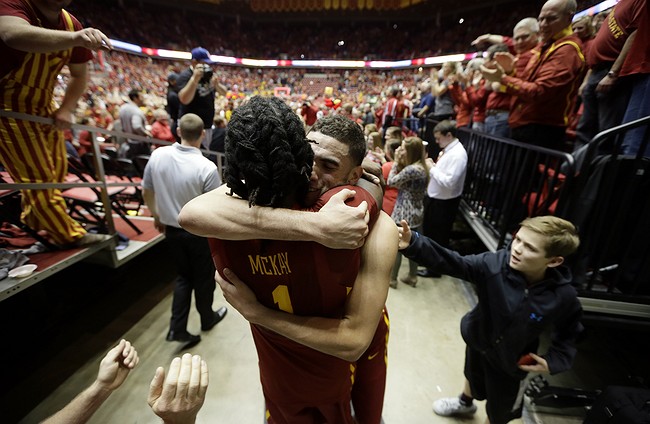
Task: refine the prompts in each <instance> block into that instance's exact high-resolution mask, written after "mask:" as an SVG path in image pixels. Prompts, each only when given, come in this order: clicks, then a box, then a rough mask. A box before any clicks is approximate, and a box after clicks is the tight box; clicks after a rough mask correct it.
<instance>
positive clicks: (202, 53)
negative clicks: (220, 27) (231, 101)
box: [176, 47, 226, 149]
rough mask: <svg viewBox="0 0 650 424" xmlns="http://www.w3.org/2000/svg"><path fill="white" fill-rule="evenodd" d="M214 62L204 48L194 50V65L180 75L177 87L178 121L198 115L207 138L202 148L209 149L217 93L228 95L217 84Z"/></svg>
mask: <svg viewBox="0 0 650 424" xmlns="http://www.w3.org/2000/svg"><path fill="white" fill-rule="evenodd" d="M212 64H214V62H213V61H212V60H211V59H210V52H208V51H207V50H206V49H204V48H203V47H196V48H194V49H192V64H191V65H190V67H189V68H187V69H185V70H184V71H183V72H181V73H180V74H179V75H178V78H177V79H176V87H177V88H178V90H179V91H178V99H179V100H180V102H181V105H180V110H179V113H178V119H180V118H181V117H182V116H183V115H186V114H188V113H194V114H196V115H198V116H199V117H200V118H201V120H202V121H203V128H204V129H205V137H204V138H203V141H202V142H201V146H202V147H203V148H205V149H208V148H209V146H210V141H211V140H212V120H213V119H214V98H215V93H216V92H217V91H218V92H219V94H226V89H225V87H224V86H223V85H221V84H219V83H218V82H217V77H216V76H215V75H214V72H213V70H212V66H211V65H212Z"/></svg>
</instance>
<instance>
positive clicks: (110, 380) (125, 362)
mask: <svg viewBox="0 0 650 424" xmlns="http://www.w3.org/2000/svg"><path fill="white" fill-rule="evenodd" d="M138 361H139V358H138V352H137V351H136V350H135V348H134V347H133V346H131V343H130V342H128V341H126V340H124V339H122V340H121V341H120V343H119V344H118V345H117V346H115V347H114V348H113V349H111V350H109V351H108V353H107V354H106V356H104V359H102V361H101V363H100V364H99V373H98V374H97V379H96V380H95V382H94V383H93V384H91V386H90V387H88V388H87V389H86V390H84V391H83V392H81V393H80V394H79V395H78V396H77V397H76V398H74V399H73V400H72V402H70V403H69V404H67V405H66V406H65V407H64V408H63V409H61V410H60V411H59V412H57V413H56V414H54V415H52V416H51V417H50V418H48V419H46V420H45V421H43V423H44V424H82V423H85V422H87V421H88V420H89V419H90V417H92V415H93V414H94V413H95V412H96V411H97V409H99V407H100V406H101V405H102V404H103V403H104V401H106V399H108V397H109V396H110V395H111V393H113V391H115V390H116V389H117V388H118V387H120V386H121V385H122V383H124V380H125V379H126V377H127V376H128V375H129V372H130V371H131V370H132V369H133V368H134V367H135V366H136V365H137V364H138Z"/></svg>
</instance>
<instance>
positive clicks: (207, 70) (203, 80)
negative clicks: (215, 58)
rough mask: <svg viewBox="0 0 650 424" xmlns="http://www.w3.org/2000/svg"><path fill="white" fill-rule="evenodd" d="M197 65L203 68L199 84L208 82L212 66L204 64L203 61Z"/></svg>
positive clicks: (210, 77)
mask: <svg viewBox="0 0 650 424" xmlns="http://www.w3.org/2000/svg"><path fill="white" fill-rule="evenodd" d="M199 66H200V67H201V69H203V76H202V77H201V81H200V83H201V84H209V83H210V80H211V79H212V74H213V71H212V67H211V66H210V65H207V64H205V63H202V64H199V65H197V68H198V67H199Z"/></svg>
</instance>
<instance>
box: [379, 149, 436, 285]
mask: <svg viewBox="0 0 650 424" xmlns="http://www.w3.org/2000/svg"><path fill="white" fill-rule="evenodd" d="M424 159H425V158H424V145H423V144H422V140H421V139H420V138H418V137H408V138H406V139H405V140H403V141H402V145H401V146H400V147H398V148H397V150H396V151H395V162H394V163H393V168H392V169H391V171H390V174H389V175H388V182H387V184H388V185H390V186H393V187H396V188H397V189H398V190H399V192H398V194H397V201H396V202H395V208H394V209H393V213H392V214H391V218H392V219H393V221H395V223H396V224H399V223H400V222H401V221H402V220H403V219H404V220H406V221H407V222H408V223H409V226H410V227H411V228H418V229H419V228H420V227H421V226H422V219H423V215H424V195H425V193H426V190H427V184H428V183H429V173H428V171H427V165H426V163H425V161H424ZM416 231H417V230H416ZM401 264H402V254H401V253H399V252H398V253H397V257H396V258H395V264H394V265H393V272H392V274H391V281H390V286H391V287H393V288H397V275H398V273H399V267H400V265H401ZM417 270H418V265H417V263H416V262H413V261H411V260H409V274H408V277H406V278H401V279H400V281H402V282H403V283H405V284H408V285H410V286H412V287H415V286H416V284H417V282H418V277H417Z"/></svg>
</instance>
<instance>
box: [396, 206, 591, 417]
mask: <svg viewBox="0 0 650 424" xmlns="http://www.w3.org/2000/svg"><path fill="white" fill-rule="evenodd" d="M579 243H580V241H579V239H578V234H577V231H576V228H575V226H574V225H573V224H571V223H570V222H568V221H565V220H563V219H561V218H557V217H554V216H539V217H535V218H527V219H525V220H524V221H523V222H522V223H521V224H520V228H519V231H518V232H517V234H516V235H515V237H514V240H513V242H512V245H511V246H510V247H509V248H506V249H501V250H498V251H497V252H494V253H492V252H486V253H482V254H478V255H468V256H461V255H459V254H458V253H456V252H454V251H452V250H449V249H445V248H443V247H441V246H440V245H438V244H437V243H436V242H434V241H433V240H431V239H429V238H427V237H425V236H422V235H420V234H418V233H417V232H411V230H410V228H409V227H408V224H407V222H406V221H402V227H401V228H400V242H399V248H400V249H401V253H403V254H404V256H406V257H407V258H409V259H413V260H415V261H416V262H418V264H420V265H423V266H426V267H427V268H428V269H433V270H435V271H437V272H440V273H442V274H447V275H451V276H453V277H457V278H461V279H463V280H466V281H469V282H471V283H473V284H474V285H475V286H476V292H477V295H478V304H477V305H476V307H474V309H472V310H471V311H470V312H468V313H467V314H466V315H465V316H464V317H463V318H462V320H461V334H462V336H463V339H464V340H465V343H466V344H467V348H466V352H465V370H464V373H465V377H466V380H465V387H464V389H463V392H462V393H461V395H460V396H459V397H451V398H443V399H438V400H436V401H435V402H434V404H433V410H434V412H435V413H436V414H438V415H442V416H452V415H467V414H473V413H475V412H476V405H474V404H473V400H474V399H477V400H487V403H486V410H487V416H488V420H489V422H490V423H491V424H501V423H507V422H508V421H511V420H513V419H515V418H518V417H520V416H521V410H522V400H523V390H524V378H525V377H526V374H527V373H528V372H540V373H543V372H546V373H551V374H556V373H559V372H562V371H566V370H568V369H569V368H570V367H571V364H572V362H573V359H574V357H575V353H576V349H575V347H574V341H575V339H576V336H577V335H578V334H579V333H580V332H581V331H582V325H581V324H580V317H581V315H582V308H581V306H580V302H579V301H578V298H577V294H576V291H575V289H574V288H573V286H572V285H571V284H570V283H571V280H572V277H571V272H570V271H569V269H568V267H566V266H565V265H564V258H565V257H566V256H568V255H570V254H572V253H573V252H575V251H576V249H577V248H578V245H579ZM548 327H553V329H554V331H553V333H552V336H551V344H550V347H549V348H548V350H547V351H546V353H544V354H538V347H539V337H540V335H541V333H542V332H543V331H544V330H545V329H546V328H548Z"/></svg>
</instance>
